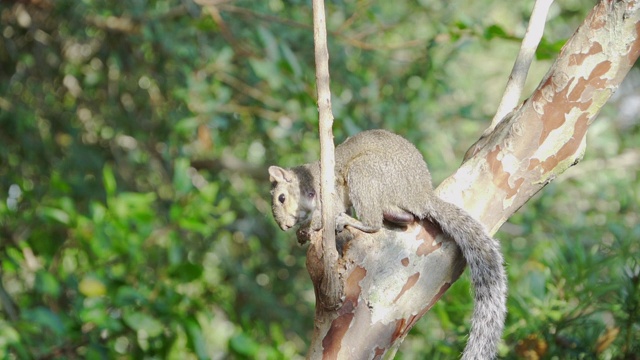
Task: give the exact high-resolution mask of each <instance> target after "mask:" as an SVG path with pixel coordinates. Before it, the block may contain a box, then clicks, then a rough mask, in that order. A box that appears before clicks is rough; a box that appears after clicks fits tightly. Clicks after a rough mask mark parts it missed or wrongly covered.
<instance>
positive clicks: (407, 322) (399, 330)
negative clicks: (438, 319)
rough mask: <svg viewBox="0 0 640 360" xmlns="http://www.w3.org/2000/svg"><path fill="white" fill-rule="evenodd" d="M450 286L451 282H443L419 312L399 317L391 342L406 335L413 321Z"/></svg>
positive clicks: (429, 307) (420, 316) (425, 311)
mask: <svg viewBox="0 0 640 360" xmlns="http://www.w3.org/2000/svg"><path fill="white" fill-rule="evenodd" d="M449 287H451V283H448V282H447V283H444V284H443V285H442V287H440V290H439V291H438V293H437V294H436V295H435V296H434V297H433V298H432V299H431V301H429V303H428V304H427V306H425V307H424V308H423V309H422V310H420V312H419V313H418V314H416V315H412V316H409V317H408V318H406V319H399V320H398V321H396V329H395V330H394V331H393V334H392V335H391V344H393V343H394V342H395V341H396V340H397V339H398V338H402V337H404V336H406V335H407V333H408V332H409V330H411V328H412V327H413V325H415V323H416V322H417V321H418V320H420V318H422V316H424V314H426V313H427V311H429V310H431V307H433V305H434V304H435V303H436V302H437V301H438V300H440V298H441V297H442V295H444V293H445V292H446V291H447V290H448V289H449Z"/></svg>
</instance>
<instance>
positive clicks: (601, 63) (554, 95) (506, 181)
mask: <svg viewBox="0 0 640 360" xmlns="http://www.w3.org/2000/svg"><path fill="white" fill-rule="evenodd" d="M638 1H640V0H627V1H616V2H611V1H602V2H600V3H599V4H598V5H597V6H596V7H595V8H594V9H593V10H592V12H591V13H590V14H589V16H588V17H587V18H586V19H585V21H584V22H583V24H582V25H581V26H580V28H578V30H577V31H576V33H575V34H574V35H573V37H572V38H571V39H570V40H569V41H568V42H567V43H566V44H565V46H564V48H563V49H562V51H561V53H560V55H559V56H558V59H557V60H556V62H555V63H554V64H553V66H552V67H551V69H550V70H549V72H548V74H547V76H546V77H545V78H544V79H543V81H542V82H541V84H540V85H539V86H538V88H537V89H536V90H535V92H534V93H533V95H532V96H531V98H529V99H528V100H526V101H525V102H524V104H523V106H522V107H521V108H520V109H519V110H517V111H516V112H514V113H513V115H512V116H511V117H509V118H508V119H506V120H504V121H502V122H501V123H500V124H499V126H497V128H496V130H495V131H494V132H493V133H492V134H490V135H489V136H487V137H486V140H485V141H484V142H483V143H482V146H480V147H478V148H477V150H476V151H474V153H475V156H473V157H472V158H471V159H469V160H468V161H467V162H466V163H464V164H463V165H462V166H461V167H460V168H459V169H458V170H457V171H456V172H455V173H454V174H453V175H452V176H451V177H449V178H448V179H447V180H445V181H444V182H443V183H442V184H440V186H439V187H438V188H437V190H436V191H437V193H438V195H439V196H441V197H442V198H443V199H444V200H446V201H448V202H451V203H454V204H456V205H458V206H460V207H462V208H463V209H465V210H467V212H469V213H470V214H471V215H472V216H474V217H475V218H476V219H478V220H479V221H480V222H481V223H482V224H484V225H485V227H486V228H487V229H489V232H490V233H495V232H496V230H497V229H498V228H499V227H500V225H501V224H502V223H504V221H506V219H507V218H508V217H509V216H511V215H512V214H513V213H514V212H515V211H516V210H517V209H519V208H520V207H521V206H522V205H523V204H524V203H525V202H526V201H528V200H529V199H530V198H531V197H532V196H533V195H534V194H536V193H537V192H538V191H540V190H541V189H542V188H543V187H544V186H545V185H546V184H548V183H549V182H550V181H552V180H553V179H554V178H556V177H557V176H558V175H560V174H561V173H562V172H564V171H565V170H566V169H567V168H569V167H570V166H572V165H575V164H576V163H577V162H578V161H579V160H580V158H581V157H582V154H583V151H584V148H585V142H584V139H585V135H586V130H587V129H588V127H589V125H590V124H591V123H592V121H593V120H594V119H595V117H596V116H597V114H598V112H599V110H600V108H601V107H602V106H603V105H604V104H605V102H606V101H607V99H608V98H609V97H610V96H611V94H612V93H613V91H614V90H615V88H616V87H617V86H619V84H620V83H621V82H622V79H623V78H624V76H625V75H626V73H627V72H628V71H629V69H630V68H631V66H632V65H633V63H634V62H635V61H636V60H637V58H638V55H639V54H640V40H639V34H640V5H639V4H638ZM341 264H342V265H343V267H344V269H342V274H341V275H342V276H341V277H340V280H341V281H342V284H343V286H344V294H345V295H344V301H343V303H342V304H341V306H340V307H339V308H338V309H336V310H334V311H322V312H319V311H316V321H315V328H314V336H313V339H312V343H311V350H310V354H311V355H312V356H311V357H312V358H314V359H315V358H323V359H340V358H355V359H371V358H383V357H388V356H389V357H390V356H392V355H393V354H394V353H395V351H396V350H397V348H398V346H399V344H400V343H401V342H402V340H403V339H404V338H405V336H406V334H407V333H408V332H409V330H410V329H411V328H412V327H413V325H414V324H415V323H416V322H417V321H418V319H419V318H420V317H422V316H423V315H424V314H425V313H426V312H427V311H428V310H429V309H430V308H431V306H432V305H433V304H434V303H435V302H436V301H438V299H439V298H440V297H441V296H442V294H444V292H445V291H446V290H447V289H448V288H449V287H450V286H451V284H452V283H453V282H454V281H455V280H456V279H457V278H458V276H459V275H460V273H461V272H462V270H463V268H464V260H463V258H462V255H461V254H460V251H459V249H458V247H457V246H455V244H454V243H453V241H451V240H449V239H446V238H444V237H443V236H442V234H441V231H440V230H439V229H438V228H437V227H436V226H433V225H432V224H430V223H429V222H428V221H423V222H422V223H421V224H420V225H419V226H418V225H416V226H409V227H408V228H407V229H406V231H405V232H399V231H390V230H385V229H383V230H382V231H380V232H378V233H375V234H362V233H357V234H356V238H355V239H353V240H351V241H350V242H349V244H348V246H347V247H346V248H345V250H344V253H343V257H342V258H341ZM314 285H316V288H317V283H316V281H315V279H314Z"/></svg>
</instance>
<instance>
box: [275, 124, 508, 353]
mask: <svg viewBox="0 0 640 360" xmlns="http://www.w3.org/2000/svg"><path fill="white" fill-rule="evenodd" d="M335 159H336V163H335V176H336V198H335V199H334V202H333V203H334V206H335V209H334V210H335V212H334V214H336V228H337V229H338V230H340V229H342V228H344V226H352V227H354V228H356V229H360V230H362V231H365V232H376V231H377V230H379V229H380V228H381V227H382V226H383V221H385V220H386V221H387V222H390V223H395V224H399V225H403V224H408V223H410V222H412V221H414V219H415V217H417V218H419V219H425V218H426V219H429V220H431V221H433V222H435V223H437V224H438V225H439V226H440V228H441V229H442V231H443V232H444V233H445V234H446V235H448V236H449V237H450V238H452V239H453V240H454V241H455V242H456V244H457V245H458V246H459V247H460V249H461V250H462V254H463V256H464V258H465V260H466V261H467V264H468V265H469V268H470V271H471V281H472V284H473V287H474V294H475V307H474V310H473V315H472V319H471V332H470V334H469V340H468V342H467V345H466V347H465V350H464V353H463V355H462V359H463V360H471V359H483V360H484V359H493V358H495V356H496V351H497V346H498V343H499V341H500V338H501V337H502V329H503V326H504V319H505V316H506V312H507V310H506V304H505V303H506V296H507V295H506V294H507V279H506V275H505V271H504V268H503V258H502V253H501V251H500V244H499V243H498V242H497V241H496V240H494V239H492V238H491V237H490V236H489V235H488V234H487V233H486V231H485V230H484V228H483V226H482V225H481V224H480V223H479V222H478V221H476V220H475V219H473V218H472V217H471V216H470V215H469V214H467V213H466V212H465V211H464V210H462V209H460V208H458V207H457V206H455V205H453V204H450V203H448V202H446V201H444V200H441V199H440V198H439V197H437V196H436V195H435V193H434V191H433V188H432V185H431V175H430V173H429V170H428V168H427V164H426V163H425V161H424V159H423V157H422V154H421V153H420V152H419V151H418V149H416V147H415V146H414V145H413V144H412V143H411V142H409V141H408V140H406V139H405V138H403V137H401V136H399V135H396V134H394V133H392V132H389V131H386V130H368V131H363V132H360V133H358V134H356V135H354V136H352V137H350V138H348V139H347V140H346V141H345V142H343V143H342V144H340V145H338V146H337V147H336V150H335ZM269 175H270V180H271V184H272V189H271V195H272V211H273V216H274V218H275V220H276V222H277V223H278V225H279V226H280V228H281V229H282V230H285V231H286V230H289V229H290V228H292V227H293V226H295V225H297V224H302V225H301V226H306V225H307V224H308V225H309V226H310V227H311V228H312V229H314V230H319V229H320V228H321V227H322V221H321V214H320V213H321V211H320V200H319V194H320V192H319V190H320V163H319V162H318V161H316V162H313V163H310V164H304V165H301V166H297V167H293V168H290V169H284V168H281V167H278V166H271V167H269ZM350 208H353V209H354V210H355V213H356V216H357V218H358V220H356V219H354V218H352V217H350V216H348V215H346V213H347V211H348V210H349V209H350Z"/></svg>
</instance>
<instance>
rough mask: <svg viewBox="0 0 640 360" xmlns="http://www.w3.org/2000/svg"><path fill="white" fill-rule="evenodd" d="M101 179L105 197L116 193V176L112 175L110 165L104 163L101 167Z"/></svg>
mask: <svg viewBox="0 0 640 360" xmlns="http://www.w3.org/2000/svg"><path fill="white" fill-rule="evenodd" d="M102 181H103V182H104V191H105V192H106V193H107V197H111V196H113V195H114V194H115V193H116V186H117V185H116V177H115V176H114V175H113V169H111V166H109V165H105V166H104V168H103V169H102Z"/></svg>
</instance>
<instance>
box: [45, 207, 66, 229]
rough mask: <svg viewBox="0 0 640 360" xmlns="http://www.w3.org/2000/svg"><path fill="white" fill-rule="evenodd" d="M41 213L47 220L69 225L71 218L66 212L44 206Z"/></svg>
mask: <svg viewBox="0 0 640 360" xmlns="http://www.w3.org/2000/svg"><path fill="white" fill-rule="evenodd" d="M40 213H41V214H42V215H43V216H44V217H45V218H48V219H51V220H54V221H57V222H59V223H62V224H65V225H69V222H70V216H69V214H67V213H66V212H65V211H64V210H61V209H56V208H52V207H46V206H44V207H41V208H40Z"/></svg>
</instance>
